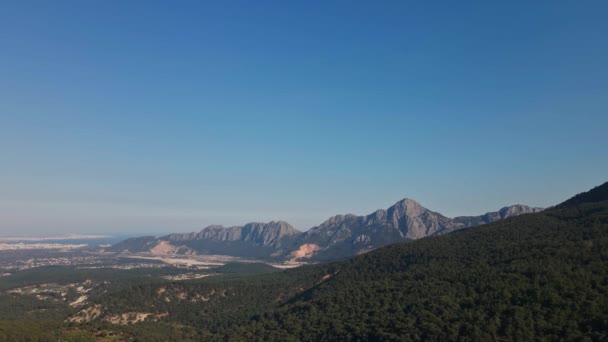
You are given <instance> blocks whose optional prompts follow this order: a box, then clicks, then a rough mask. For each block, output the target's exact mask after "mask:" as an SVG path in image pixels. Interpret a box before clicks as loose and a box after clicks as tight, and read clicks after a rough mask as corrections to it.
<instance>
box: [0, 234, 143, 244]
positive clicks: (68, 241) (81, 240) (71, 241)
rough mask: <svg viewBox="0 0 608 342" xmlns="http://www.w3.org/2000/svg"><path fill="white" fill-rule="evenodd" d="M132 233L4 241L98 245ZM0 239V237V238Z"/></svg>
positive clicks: (119, 239)
mask: <svg viewBox="0 0 608 342" xmlns="http://www.w3.org/2000/svg"><path fill="white" fill-rule="evenodd" d="M129 237H132V235H111V236H104V237H90V238H87V237H82V238H66V239H57V240H55V239H52V240H49V239H44V238H41V239H40V240H36V239H32V238H24V239H23V240H19V239H16V238H15V239H12V240H11V241H6V242H5V243H24V244H33V243H53V244H62V245H84V244H86V245H91V246H99V245H113V244H116V243H118V242H120V241H123V240H125V239H127V238H129ZM0 240H1V239H0Z"/></svg>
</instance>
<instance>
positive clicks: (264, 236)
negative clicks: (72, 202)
mask: <svg viewBox="0 0 608 342" xmlns="http://www.w3.org/2000/svg"><path fill="white" fill-rule="evenodd" d="M541 210H543V209H541V208H533V207H529V206H525V205H512V206H508V207H504V208H502V209H500V210H498V211H496V212H489V213H486V214H483V215H480V216H460V217H455V218H448V217H446V216H444V215H441V214H440V213H437V212H434V211H431V210H429V209H427V208H425V207H423V206H422V205H420V204H419V203H418V202H416V201H414V200H412V199H408V198H406V199H403V200H401V201H399V202H397V203H395V204H394V205H393V206H391V207H389V208H388V209H380V210H376V211H375V212H373V213H371V214H369V215H365V216H358V215H353V214H347V215H336V216H333V217H331V218H329V219H328V220H326V221H325V222H323V223H321V224H320V225H318V226H315V227H312V228H311V229H309V230H308V231H306V232H301V231H299V230H297V229H295V228H294V227H293V226H291V225H290V224H289V223H287V222H284V221H272V222H268V223H256V222H253V223H247V224H245V225H243V226H233V227H224V226H220V225H212V226H208V227H206V228H204V229H203V230H201V231H200V232H192V233H184V234H180V233H174V234H169V235H166V236H162V237H158V238H157V237H154V236H144V237H136V238H130V239H127V240H125V241H122V242H120V243H118V244H116V245H114V246H112V247H110V248H108V251H112V252H131V253H135V252H149V253H153V254H185V255H200V254H203V255H205V254H222V255H231V256H237V257H246V258H259V259H271V260H292V261H302V260H310V261H326V260H335V259H343V258H348V257H351V256H354V255H358V254H363V253H365V252H368V251H370V250H373V249H376V248H378V247H382V246H386V245H389V244H393V243H396V242H401V241H408V240H416V239H420V238H424V237H428V236H433V235H441V234H445V233H449V232H452V231H455V230H458V229H463V228H469V227H474V226H479V225H483V224H487V223H491V222H495V221H498V220H502V219H506V218H510V217H514V216H518V215H522V214H529V213H535V212H539V211H541Z"/></svg>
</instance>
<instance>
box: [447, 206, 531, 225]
mask: <svg viewBox="0 0 608 342" xmlns="http://www.w3.org/2000/svg"><path fill="white" fill-rule="evenodd" d="M541 211H543V208H534V207H529V206H527V205H521V204H515V205H512V206H508V207H503V208H501V209H500V210H498V211H492V212H489V213H485V214H483V215H480V216H459V217H455V218H454V219H453V222H454V223H455V224H456V225H458V228H469V227H474V226H480V225H482V224H488V223H492V222H495V221H498V220H504V219H507V218H510V217H515V216H519V215H523V214H532V213H538V212H541Z"/></svg>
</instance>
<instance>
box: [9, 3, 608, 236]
mask: <svg viewBox="0 0 608 342" xmlns="http://www.w3.org/2000/svg"><path fill="white" fill-rule="evenodd" d="M606 18H608V2H606V1H492V2H488V1H480V2H465V1H446V2H443V3H442V2H434V3H432V4H430V3H429V2H426V1H416V2H414V1H412V2H408V1H386V2H381V1H367V2H363V1H357V2H353V1H318V2H316V1H299V2H285V1H271V2H266V1H242V2H241V1H215V2H206V1H163V2H155V1H40V2H32V1H12V2H11V1H2V2H1V3H0V234H57V233H68V232H72V233H106V232H123V233H125V232H128V233H152V234H158V233H163V232H168V231H192V230H199V229H200V228H202V227H203V226H205V225H208V224H212V223H217V224H224V225H231V224H241V223H245V222H249V221H269V220H273V219H275V220H276V219H282V220H286V221H288V222H290V223H292V224H294V225H295V226H296V227H297V228H300V229H307V228H309V227H310V226H313V225H315V224H318V223H320V222H321V221H323V220H324V219H326V218H328V217H329V216H331V215H334V214H338V213H357V214H366V213H369V212H372V211H373V210H375V209H377V208H386V207H388V206H390V205H391V204H393V203H394V202H396V201H397V200H399V199H401V198H404V197H409V198H413V199H416V200H418V201H419V202H421V203H422V204H423V205H425V206H426V207H428V208H430V209H432V210H435V211H439V212H441V213H443V214H445V215H448V216H455V215H471V214H480V213H484V212H487V211H491V210H496V209H498V208H500V207H502V206H505V205H509V204H514V203H524V204H529V205H534V206H549V205H552V204H555V203H557V202H560V201H562V200H564V199H566V198H567V197H569V196H571V195H573V194H575V193H577V192H580V191H583V190H587V189H588V188H590V187H592V186H594V185H598V184H600V183H602V182H604V181H606V180H608V177H607V176H608V153H607V147H608V135H607V132H608V130H607V129H608V114H607V108H608V67H607V61H608V39H607V37H608V20H606Z"/></svg>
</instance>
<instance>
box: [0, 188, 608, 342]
mask: <svg viewBox="0 0 608 342" xmlns="http://www.w3.org/2000/svg"><path fill="white" fill-rule="evenodd" d="M607 190H608V183H607V184H604V185H602V186H601V187H598V188H596V189H594V190H592V191H590V192H589V193H586V194H581V195H579V196H576V197H574V198H573V199H572V200H570V201H567V202H565V203H564V204H562V205H559V206H557V207H555V208H552V209H549V210H546V211H544V212H542V213H537V214H528V215H523V216H519V217H515V218H511V219H507V220H503V221H499V222H496V223H493V224H489V225H486V226H482V227H477V228H471V229H467V230H462V231H456V232H453V233H450V234H447V235H443V236H437V237H430V238H425V239H421V240H417V241H414V242H408V243H402V244H397V245H393V246H388V247H385V248H381V249H378V250H375V251H373V252H370V253H367V254H365V255H362V256H359V257H356V258H353V259H351V260H347V261H342V262H334V263H327V264H318V265H311V266H305V267H300V268H297V269H291V270H286V271H281V272H271V273H267V274H254V275H243V274H241V273H239V272H240V270H242V267H241V266H239V265H230V266H229V267H227V270H225V271H226V273H224V275H220V276H214V277H209V278H205V279H201V280H196V281H185V282H155V281H147V282H145V283H137V284H134V283H129V280H128V279H131V278H128V279H127V280H125V284H127V285H125V286H119V287H116V288H114V289H113V290H111V291H107V292H106V293H102V292H100V293H98V295H96V296H95V297H94V298H92V300H93V303H94V304H99V305H101V306H103V307H104V310H106V313H107V314H114V313H121V312H128V311H142V312H155V313H167V314H168V315H167V316H166V317H165V318H163V319H161V320H160V321H159V322H144V323H136V324H133V325H125V326H119V325H112V324H110V323H107V322H103V321H101V320H95V321H92V322H90V323H85V324H77V323H64V322H63V320H64V319H65V318H66V317H67V316H69V315H71V314H73V313H74V312H73V311H74V310H73V309H72V308H68V307H65V306H61V305H60V304H52V305H55V306H54V307H50V308H49V307H46V306H50V305H51V304H48V303H42V302H40V301H36V300H35V299H33V298H29V299H27V298H23V297H20V298H14V297H11V296H7V295H5V294H3V295H2V296H0V304H1V305H0V311H1V312H0V339H6V340H19V339H20V338H24V336H29V337H31V338H32V339H33V340H36V339H37V338H38V339H39V340H57V339H63V340H87V339H93V338H102V337H103V338H105V339H107V340H113V339H116V340H119V339H134V340H141V341H150V340H159V341H160V340H230V341H249V340H259V341H269V340H275V341H289V340H293V341H296V340H303V341H329V340H463V341H468V340H471V341H492V340H494V341H496V340H500V341H516V340H517V341H522V340H523V341H533V340H563V339H566V340H580V341H605V340H608V201H607V200H608V191H607ZM255 267H258V268H259V271H260V272H266V271H274V270H272V269H266V268H264V267H259V265H258V266H255ZM115 281H117V282H119V283H120V282H121V281H119V280H115ZM4 287H5V288H6V286H4ZM9 307H10V308H13V307H14V308H16V309H9Z"/></svg>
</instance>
